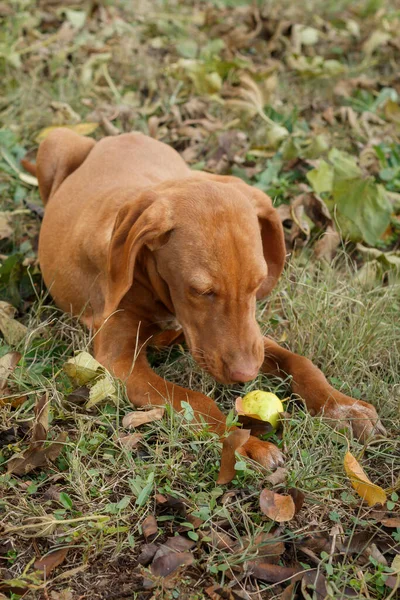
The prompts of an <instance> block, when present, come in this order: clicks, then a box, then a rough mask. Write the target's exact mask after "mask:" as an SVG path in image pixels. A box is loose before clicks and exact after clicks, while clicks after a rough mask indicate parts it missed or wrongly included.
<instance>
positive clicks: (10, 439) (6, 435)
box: [0, 404, 17, 448]
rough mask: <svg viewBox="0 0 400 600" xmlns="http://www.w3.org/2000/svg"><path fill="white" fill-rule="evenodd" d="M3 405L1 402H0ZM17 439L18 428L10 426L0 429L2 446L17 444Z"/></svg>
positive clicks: (0, 446)
mask: <svg viewBox="0 0 400 600" xmlns="http://www.w3.org/2000/svg"><path fill="white" fill-rule="evenodd" d="M0 406H1V404H0ZM16 441H17V428H16V427H9V428H8V429H3V430H2V431H0V448H2V447H3V446H8V444H15V442H16Z"/></svg>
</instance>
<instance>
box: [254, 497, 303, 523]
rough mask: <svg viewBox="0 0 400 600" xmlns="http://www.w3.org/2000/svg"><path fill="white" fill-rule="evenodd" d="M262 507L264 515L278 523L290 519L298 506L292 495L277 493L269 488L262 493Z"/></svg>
mask: <svg viewBox="0 0 400 600" xmlns="http://www.w3.org/2000/svg"><path fill="white" fill-rule="evenodd" d="M260 508H261V511H262V512H263V513H264V515H266V516H267V517H269V518H270V519H272V520H273V521H277V522H278V523H283V522H285V521H290V520H291V519H293V517H294V515H295V512H296V506H295V504H294V502H293V498H292V497H291V496H283V495H282V494H276V493H275V492H272V491H271V490H267V489H265V490H263V491H262V492H261V494H260Z"/></svg>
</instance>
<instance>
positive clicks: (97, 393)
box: [85, 373, 116, 409]
mask: <svg viewBox="0 0 400 600" xmlns="http://www.w3.org/2000/svg"><path fill="white" fill-rule="evenodd" d="M106 398H111V400H115V398H116V388H115V385H114V383H113V381H112V379H111V376H110V375H109V374H108V373H107V375H105V376H104V377H101V379H98V380H97V381H96V383H95V384H94V385H93V386H92V387H91V388H90V392H89V400H88V402H87V404H86V407H85V408H87V409H89V408H92V407H93V406H95V405H96V404H98V403H99V402H102V401H103V400H105V399H106Z"/></svg>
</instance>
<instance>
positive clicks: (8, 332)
mask: <svg viewBox="0 0 400 600" xmlns="http://www.w3.org/2000/svg"><path fill="white" fill-rule="evenodd" d="M15 313H16V309H15V308H14V306H12V305H11V304H9V303H8V302H3V301H1V302H0V331H1V333H2V334H3V337H4V339H5V341H6V342H7V344H10V346H17V345H18V344H19V343H20V342H21V341H22V340H23V339H24V338H25V337H26V334H27V332H28V328H27V327H25V325H23V324H22V323H20V322H19V321H17V320H16V319H14V318H13V317H14V315H15Z"/></svg>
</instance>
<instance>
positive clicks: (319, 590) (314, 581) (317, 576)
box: [301, 569, 328, 600]
mask: <svg viewBox="0 0 400 600" xmlns="http://www.w3.org/2000/svg"><path fill="white" fill-rule="evenodd" d="M307 588H308V589H310V590H312V591H313V593H312V594H308V595H309V597H312V598H315V600H325V598H326V597H327V595H328V590H327V587H326V579H325V577H324V575H323V574H322V573H321V571H320V570H319V569H310V570H309V571H306V572H305V573H304V575H303V578H302V580H301V590H302V592H303V595H304V597H307V596H306V594H307V593H308V591H307Z"/></svg>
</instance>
